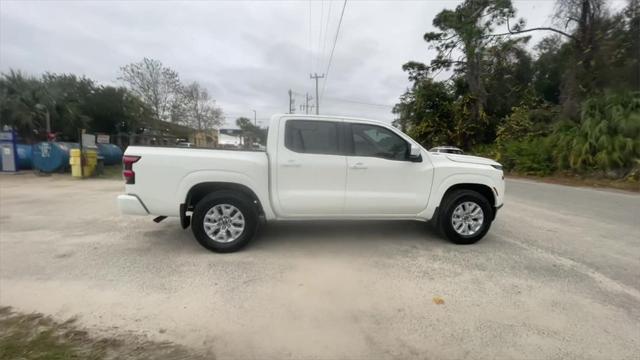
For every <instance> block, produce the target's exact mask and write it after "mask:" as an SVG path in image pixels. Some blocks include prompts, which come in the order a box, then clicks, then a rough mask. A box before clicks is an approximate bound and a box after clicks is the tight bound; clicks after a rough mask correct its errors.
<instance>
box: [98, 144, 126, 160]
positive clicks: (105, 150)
mask: <svg viewBox="0 0 640 360" xmlns="http://www.w3.org/2000/svg"><path fill="white" fill-rule="evenodd" d="M96 145H97V146H98V153H99V155H100V156H102V157H103V158H104V164H105V165H115V164H120V163H122V150H121V149H120V147H118V145H115V144H96Z"/></svg>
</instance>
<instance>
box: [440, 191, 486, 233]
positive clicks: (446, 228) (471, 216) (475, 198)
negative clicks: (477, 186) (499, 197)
mask: <svg viewBox="0 0 640 360" xmlns="http://www.w3.org/2000/svg"><path fill="white" fill-rule="evenodd" d="M492 219H493V210H492V208H491V204H490V203H489V200H488V199H487V198H485V197H484V196H482V195H481V194H480V193H478V192H475V191H473V190H455V191H452V192H451V193H449V194H447V195H446V196H445V198H444V200H443V201H442V206H441V210H440V214H439V216H438V227H439V229H440V231H441V232H442V233H443V234H444V235H445V236H446V237H447V238H448V239H449V240H451V241H452V242H454V243H456V244H465V245H466V244H473V243H475V242H477V241H478V240H480V239H482V238H483V237H484V236H485V235H486V234H487V232H488V231H489V228H490V227H491V221H492Z"/></svg>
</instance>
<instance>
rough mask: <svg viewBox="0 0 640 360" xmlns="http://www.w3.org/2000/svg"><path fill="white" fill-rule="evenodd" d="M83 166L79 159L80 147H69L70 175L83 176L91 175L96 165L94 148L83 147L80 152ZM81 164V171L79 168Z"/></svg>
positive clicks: (96, 157)
mask: <svg viewBox="0 0 640 360" xmlns="http://www.w3.org/2000/svg"><path fill="white" fill-rule="evenodd" d="M82 156H83V157H84V166H82V162H81V161H80V149H71V151H70V153H69V165H71V176H73V177H82V175H84V176H85V177H87V176H91V175H93V173H94V172H95V170H96V166H97V165H98V152H97V151H96V150H90V149H85V150H84V151H83V152H82ZM81 166H82V172H81V171H80V168H81Z"/></svg>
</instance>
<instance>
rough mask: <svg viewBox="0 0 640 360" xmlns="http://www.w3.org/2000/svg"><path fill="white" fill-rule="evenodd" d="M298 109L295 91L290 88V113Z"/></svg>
mask: <svg viewBox="0 0 640 360" xmlns="http://www.w3.org/2000/svg"><path fill="white" fill-rule="evenodd" d="M294 111H296V104H295V102H294V101H293V91H291V89H289V114H293V113H294Z"/></svg>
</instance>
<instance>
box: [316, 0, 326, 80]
mask: <svg viewBox="0 0 640 360" xmlns="http://www.w3.org/2000/svg"><path fill="white" fill-rule="evenodd" d="M323 19H324V0H322V1H321V2H320V22H319V23H318V25H319V26H318V43H317V44H316V45H317V46H316V49H317V51H316V56H317V59H318V60H317V63H316V66H317V67H319V66H321V65H320V62H321V61H322V54H320V44H321V43H322V23H323ZM325 36H326V35H325Z"/></svg>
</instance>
